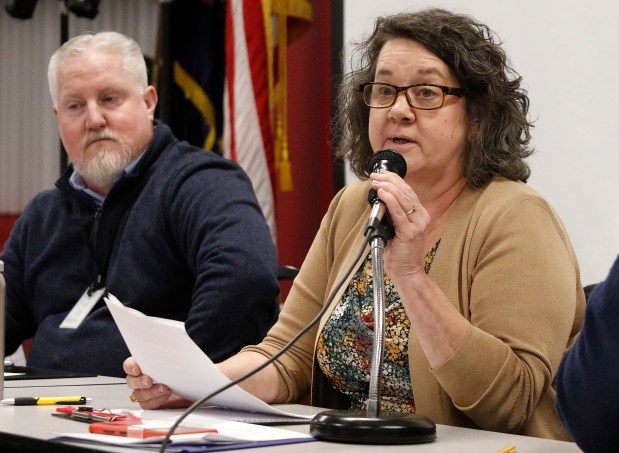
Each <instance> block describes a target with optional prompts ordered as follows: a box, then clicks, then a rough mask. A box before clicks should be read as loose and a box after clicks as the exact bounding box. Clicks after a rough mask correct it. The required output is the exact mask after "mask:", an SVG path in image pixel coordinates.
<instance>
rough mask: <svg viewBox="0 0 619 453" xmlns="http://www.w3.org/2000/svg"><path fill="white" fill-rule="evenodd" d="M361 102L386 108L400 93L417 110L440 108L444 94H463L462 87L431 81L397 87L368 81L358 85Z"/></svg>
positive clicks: (393, 102)
mask: <svg viewBox="0 0 619 453" xmlns="http://www.w3.org/2000/svg"><path fill="white" fill-rule="evenodd" d="M359 93H360V94H361V99H362V100H363V102H364V103H365V104H366V105H367V106H369V107H372V108H374V109H386V108H387V107H391V106H392V105H393V104H395V101H396V99H397V98H398V95H399V94H400V93H404V94H405V95H406V101H407V102H408V105H410V106H411V107H413V108H415V109H419V110H435V109H440V108H441V107H442V106H443V103H444V102H445V96H447V95H451V96H463V95H464V88H452V87H446V86H442V85H434V84H431V83H420V84H417V85H409V86H406V87H399V86H396V85H391V84H389V83H381V82H369V83H364V84H362V85H359Z"/></svg>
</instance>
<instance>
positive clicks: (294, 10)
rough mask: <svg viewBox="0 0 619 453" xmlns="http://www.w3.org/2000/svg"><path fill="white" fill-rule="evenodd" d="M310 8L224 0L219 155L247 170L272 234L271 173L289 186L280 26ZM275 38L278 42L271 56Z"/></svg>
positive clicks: (293, 0) (301, 1) (301, 0)
mask: <svg viewBox="0 0 619 453" xmlns="http://www.w3.org/2000/svg"><path fill="white" fill-rule="evenodd" d="M311 8H312V7H311V5H310V3H309V2H307V0H288V1H273V0H260V1H258V0H227V8H226V81H225V87H224V134H223V135H224V156H226V157H228V158H230V159H232V160H235V161H237V162H238V163H239V164H240V165H241V167H243V169H244V170H245V171H246V173H247V174H248V175H249V177H250V179H251V181H252V184H253V186H254V191H255V192H256V196H257V198H258V202H259V203H260V206H261V207H262V211H263V214H264V216H265V218H266V220H267V223H268V224H269V226H270V228H271V235H272V237H273V239H274V240H275V239H276V233H277V232H276V226H275V193H276V189H277V185H276V175H277V174H279V176H280V179H279V181H280V189H281V190H291V189H292V182H291V178H290V173H289V167H287V165H286V164H288V149H287V140H286V137H287V136H286V113H287V111H286V90H285V88H286V85H285V78H286V77H285V70H286V66H285V49H286V43H287V35H286V29H287V27H288V18H289V17H293V18H297V19H303V20H306V21H307V20H311V13H312V11H311ZM273 13H276V14H277V16H276V18H277V20H278V22H277V24H278V26H276V27H274V23H273V22H272V17H273V16H272V14H273ZM274 28H277V32H278V33H274V32H273V31H274ZM277 38H279V39H278V42H275V41H276V39H277ZM279 43H284V46H283V47H282V46H279V50H280V51H279V52H278V53H277V56H278V57H279V58H276V56H275V46H276V44H279ZM274 62H276V64H275V63H274ZM275 66H277V68H278V74H276V71H275V70H274V68H275Z"/></svg>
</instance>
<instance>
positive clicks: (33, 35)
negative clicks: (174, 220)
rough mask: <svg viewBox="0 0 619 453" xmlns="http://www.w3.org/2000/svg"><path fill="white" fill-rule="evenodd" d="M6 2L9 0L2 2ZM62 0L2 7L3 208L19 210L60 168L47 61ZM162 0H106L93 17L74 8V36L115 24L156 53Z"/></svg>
mask: <svg viewBox="0 0 619 453" xmlns="http://www.w3.org/2000/svg"><path fill="white" fill-rule="evenodd" d="M2 5H4V2H2ZM61 5H62V2H59V1H58V0H41V1H39V2H37V6H36V8H35V10H34V14H33V17H32V18H31V19H27V20H18V19H15V18H13V17H11V16H9V15H8V14H7V13H6V12H5V11H4V8H2V9H1V10H0V212H1V213H19V212H21V211H22V210H23V208H24V206H25V205H26V203H27V202H28V201H29V200H30V199H31V198H32V197H33V196H34V195H35V194H36V193H38V192H40V191H41V190H43V189H46V188H50V187H52V186H53V184H54V181H55V180H56V179H57V178H58V176H59V173H60V138H59V136H58V131H57V129H56V120H55V117H54V115H53V113H52V103H51V100H50V96H49V90H48V85H47V63H48V62H49V58H50V57H51V55H52V53H53V52H54V51H55V50H56V49H57V48H58V46H59V45H60V11H61V10H60V7H61ZM158 11H159V1H158V0H129V1H127V0H102V1H101V3H100V4H99V14H98V15H97V17H95V18H94V19H93V20H89V19H86V18H78V17H77V16H75V15H74V14H73V13H69V38H70V37H73V36H76V35H78V34H80V33H84V32H86V31H99V30H115V31H119V32H121V33H125V34H127V35H130V36H131V37H133V38H134V39H135V40H136V41H137V42H138V43H139V44H140V46H141V47H142V51H143V52H144V53H145V54H146V55H149V56H151V57H152V56H154V55H155V49H156V38H157V22H158Z"/></svg>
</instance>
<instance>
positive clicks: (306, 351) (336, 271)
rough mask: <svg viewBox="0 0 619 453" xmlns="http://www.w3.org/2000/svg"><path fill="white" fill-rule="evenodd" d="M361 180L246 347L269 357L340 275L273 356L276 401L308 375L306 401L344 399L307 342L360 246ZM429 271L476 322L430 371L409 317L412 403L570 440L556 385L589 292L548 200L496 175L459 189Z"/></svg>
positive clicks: (439, 417) (301, 389)
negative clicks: (264, 331)
mask: <svg viewBox="0 0 619 453" xmlns="http://www.w3.org/2000/svg"><path fill="white" fill-rule="evenodd" d="M368 189H369V183H368V182H367V181H364V182H354V183H352V184H350V185H349V186H347V187H345V188H344V189H342V191H340V193H338V194H337V196H336V197H335V198H334V200H333V202H332V203H331V206H330V207H329V211H328V212H327V214H326V215H325V217H324V219H323V221H322V224H321V227H320V230H319V232H318V234H317V235H316V238H315V239H314V243H313V244H312V247H311V248H310V250H309V252H308V255H307V257H306V259H305V261H304V263H303V266H302V267H301V270H300V273H299V275H298V276H297V278H296V279H295V281H294V285H293V287H292V289H291V291H290V294H289V296H288V298H287V300H286V302H285V304H284V308H283V310H282V313H281V315H280V318H279V321H278V322H277V323H276V324H275V326H274V327H273V328H272V329H271V331H270V332H269V334H268V336H267V338H266V339H265V340H264V341H263V342H262V343H261V344H260V345H258V346H256V347H248V348H246V350H253V351H257V352H261V353H262V354H265V355H271V354H273V353H274V352H276V351H278V350H279V349H280V348H281V347H282V346H283V345H284V344H285V343H286V342H287V341H288V340H289V339H290V338H291V337H292V336H293V335H295V334H296V333H297V332H298V331H299V330H301V329H302V328H303V327H304V326H306V325H307V324H308V323H309V322H310V321H311V320H312V319H313V318H314V317H315V316H316V315H317V313H318V311H319V310H320V309H321V308H322V306H323V302H325V301H326V299H327V297H328V294H329V293H330V292H331V291H332V290H333V287H334V285H336V284H337V283H338V282H339V281H340V279H343V278H345V282H346V283H345V284H343V285H342V286H341V287H340V288H339V290H338V291H337V293H336V295H335V299H334V302H333V303H332V304H331V306H330V307H329V309H328V310H327V312H326V313H325V314H324V316H323V317H322V319H321V320H320V325H319V327H315V328H314V329H312V330H311V331H310V333H309V334H307V335H305V336H304V337H303V338H301V339H300V341H298V342H297V343H296V344H295V345H294V347H293V348H292V349H291V350H290V351H288V353H286V354H285V355H284V356H282V357H281V358H280V359H279V360H278V361H277V363H276V366H277V368H278V370H279V372H280V380H279V393H278V397H277V402H290V401H297V400H299V399H300V398H302V397H303V396H304V395H305V394H306V393H307V392H308V390H309V388H310V385H312V404H314V405H317V406H322V407H338V406H341V402H340V403H338V402H337V401H338V400H341V398H337V395H335V394H336V393H337V392H335V391H334V390H333V389H332V388H331V386H330V385H329V383H328V381H326V379H325V378H324V376H322V375H321V372H320V369H319V367H318V365H317V364H315V363H314V361H313V358H314V346H315V341H316V337H317V335H316V334H317V332H318V329H319V328H322V325H323V324H324V322H325V320H326V319H327V318H328V316H329V314H330V313H331V311H332V310H333V308H334V307H335V305H336V304H337V302H339V300H340V298H341V296H342V293H343V292H344V290H345V288H346V286H347V283H348V282H349V281H350V278H351V277H350V276H346V271H347V268H349V267H350V266H351V264H352V262H353V260H354V257H355V256H356V254H357V253H358V252H359V248H360V247H361V245H362V244H363V241H364V238H363V231H364V227H365V223H366V221H367V218H368V215H369V211H370V207H369V205H368V203H367V192H368ZM366 249H368V247H366ZM366 255H367V253H366V254H364V257H365V256H366ZM355 270H356V269H355ZM429 277H430V278H432V280H434V281H435V282H436V283H437V284H438V285H439V286H440V288H441V289H442V291H443V292H444V293H445V294H446V296H447V298H448V299H449V300H450V301H452V303H453V304H454V306H455V307H457V308H458V310H459V311H460V313H462V315H463V316H464V317H465V318H466V319H468V320H469V321H470V322H471V324H472V326H473V327H472V329H470V331H469V333H468V335H467V337H466V338H465V340H464V341H463V343H462V345H460V347H459V348H458V350H457V351H456V352H455V353H454V355H453V356H452V357H450V358H449V359H448V360H447V361H446V362H445V363H443V364H442V365H441V366H440V367H438V368H436V369H430V367H429V364H428V362H427V360H426V357H425V355H424V352H423V350H422V348H421V346H420V345H419V342H418V340H417V338H416V336H415V329H414V326H415V322H414V320H411V333H410V338H409V365H410V371H411V380H412V386H413V394H414V398H415V405H416V408H417V413H418V414H420V415H424V416H427V417H429V418H430V419H432V420H433V421H434V422H436V423H440V424H446V425H454V426H464V427H476V428H482V429H487V430H492V431H502V432H510V433H518V434H523V435H530V436H537V437H547V438H553V439H564V440H568V439H569V437H568V435H567V433H566V431H565V430H564V428H563V427H562V425H561V423H560V421H559V418H558V416H557V413H556V410H555V391H554V388H553V386H552V384H553V382H554V379H555V374H556V371H557V368H558V366H559V362H560V360H561V357H562V355H563V353H564V352H565V350H566V348H567V346H568V345H570V344H571V342H572V341H573V339H574V336H575V335H576V333H577V332H578V331H579V330H580V327H581V324H582V321H583V316H584V304H585V299H584V293H583V290H582V285H581V281H580V272H579V268H578V264H577V261H576V257H575V255H574V252H573V250H572V246H571V244H570V242H569V239H568V237H567V234H566V232H565V229H564V228H563V225H562V224H561V221H560V220H559V218H558V217H557V215H556V213H555V212H554V211H553V209H552V208H551V207H550V206H549V205H548V203H547V202H546V201H545V200H544V199H543V198H542V197H541V196H540V195H539V194H537V193H536V192H535V191H534V190H533V189H531V188H530V187H528V186H527V185H525V184H522V183H519V182H513V181H508V180H505V179H503V178H495V179H494V180H493V181H491V183H490V184H488V185H487V186H486V187H485V188H483V189H481V190H474V189H472V188H470V187H467V188H465V190H464V191H463V192H462V193H461V195H460V196H459V197H458V199H457V200H456V202H455V204H454V207H453V210H452V212H451V214H450V218H449V223H448V226H447V229H446V231H445V233H444V235H443V239H442V241H441V244H440V246H439V248H438V252H437V254H436V256H435V258H434V261H433V263H432V268H431V270H430V273H429ZM312 368H314V370H313V372H314V376H313V379H312ZM312 381H313V382H312ZM338 395H339V396H340V397H341V396H342V395H341V394H338Z"/></svg>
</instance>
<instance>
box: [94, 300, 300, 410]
mask: <svg viewBox="0 0 619 453" xmlns="http://www.w3.org/2000/svg"><path fill="white" fill-rule="evenodd" d="M105 302H106V304H107V306H108V308H109V310H110V312H111V313H112V316H113V317H114V321H115V322H116V325H117V326H118V328H119V330H120V332H121V334H122V336H123V338H124V340H125V342H126V343H127V347H128V348H129V351H131V355H132V356H133V357H134V358H135V360H136V361H137V362H138V363H139V365H140V368H141V369H142V371H143V372H144V374H147V375H149V376H150V377H152V378H153V380H154V381H155V382H157V383H163V384H166V385H167V386H169V387H170V389H171V390H172V392H173V393H175V394H177V395H179V396H181V397H183V398H186V399H188V400H191V401H197V400H199V399H201V398H203V397H204V396H206V395H208V394H210V393H212V392H213V391H215V390H217V389H219V388H221V387H223V386H224V385H226V384H229V383H230V380H229V379H228V378H227V377H226V376H224V375H223V374H222V373H221V372H220V371H219V369H218V368H217V367H216V366H215V364H214V363H213V362H212V361H211V360H210V359H209V358H208V356H206V354H204V352H202V350H201V349H200V348H199V347H198V346H197V345H196V344H195V343H194V342H193V340H192V339H191V338H190V337H189V335H187V332H186V331H185V325H184V323H182V322H179V321H173V320H169V319H163V318H156V317H152V316H146V315H144V314H143V313H140V312H139V311H137V310H134V309H132V308H128V307H125V306H124V305H122V304H121V303H120V301H118V299H116V298H115V297H114V296H112V295H111V294H110V295H109V296H108V297H106V298H105ZM207 404H208V405H213V406H219V407H225V408H229V409H236V410H240V411H250V412H260V413H264V414H272V415H279V416H287V417H298V418H305V419H308V418H311V417H312V416H311V415H299V414H293V413H289V412H284V411H281V410H278V409H276V408H274V407H272V406H269V405H268V404H267V403H265V402H264V401H262V400H259V399H258V398H256V397H254V396H253V395H251V394H249V393H247V392H246V391H245V390H243V389H241V388H240V387H238V386H233V387H231V388H229V389H228V390H226V391H224V392H222V393H220V394H219V395H217V396H215V397H213V398H211V399H209V401H208V402H207Z"/></svg>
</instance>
